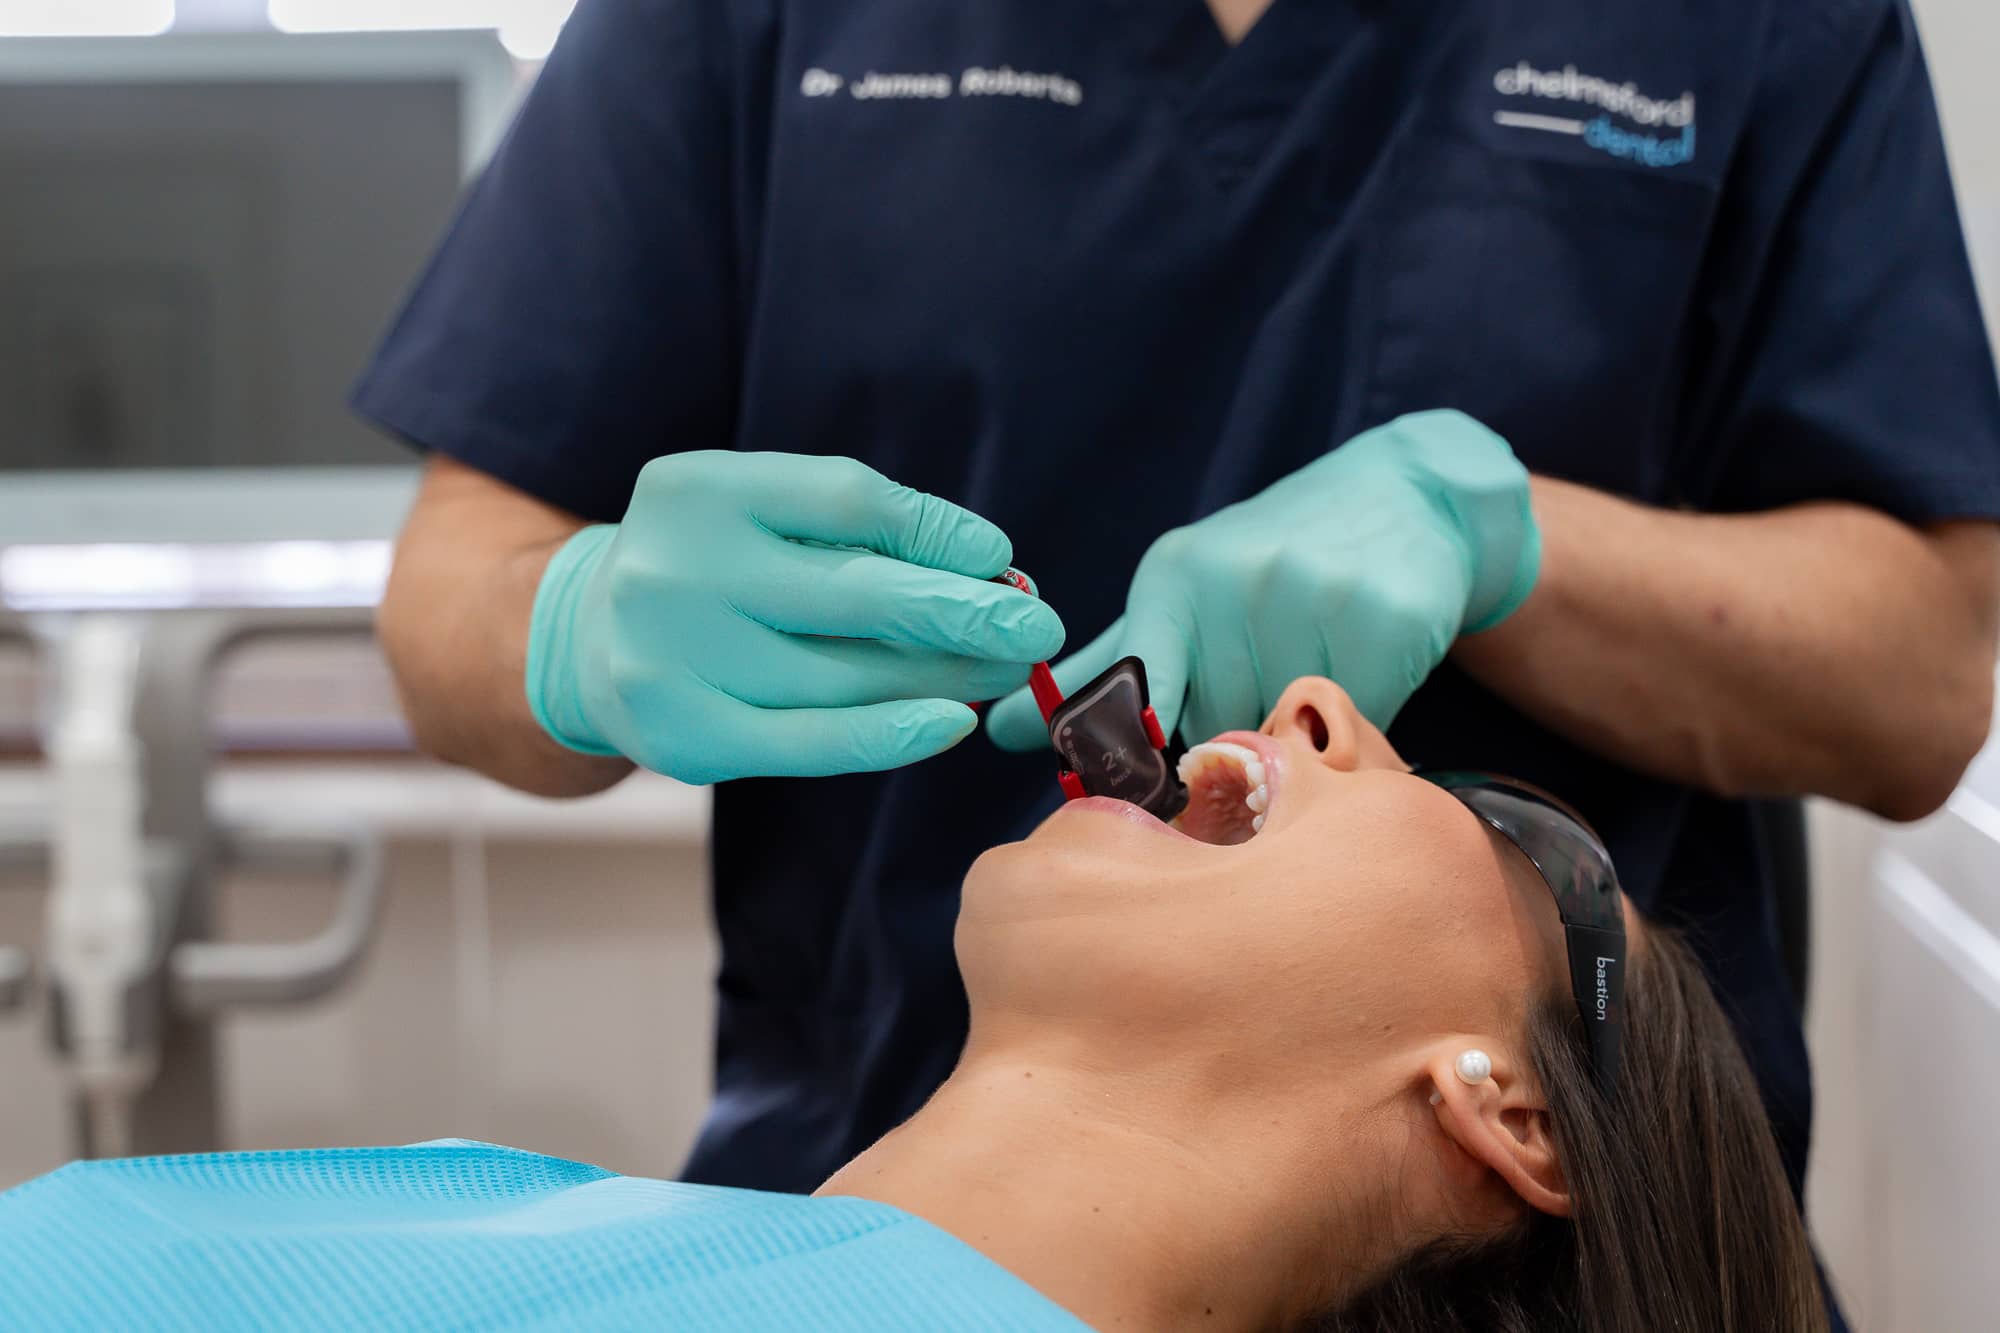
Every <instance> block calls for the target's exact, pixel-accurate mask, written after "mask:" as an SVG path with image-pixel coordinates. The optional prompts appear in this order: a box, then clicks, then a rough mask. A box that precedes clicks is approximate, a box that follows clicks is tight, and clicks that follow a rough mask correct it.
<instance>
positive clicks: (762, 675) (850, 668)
mask: <svg viewBox="0 0 2000 1333" xmlns="http://www.w3.org/2000/svg"><path fill="white" fill-rule="evenodd" d="M749 628H750V629H751V630H752V631H753V633H754V635H755V638H753V639H752V640H749V641H746V643H745V645H744V649H745V650H744V651H741V652H737V653H733V654H732V657H733V658H734V661H735V664H734V667H733V669H732V670H731V671H730V673H729V677H728V679H726V680H723V679H715V678H713V677H711V679H712V680H713V683H714V684H715V685H716V687H717V688H719V689H723V690H726V691H727V692H728V693H729V694H730V695H732V696H734V697H735V698H737V699H740V700H742V701H743V702H744V703H747V704H751V705H753V706H755V707H758V708H859V707H863V706H865V705H868V704H879V703H889V702H891V701H894V700H897V699H952V700H956V701H957V702H959V703H976V702H978V701H979V700H981V699H997V698H999V697H1000V696H1001V695H1003V694H1006V693H1007V692H1008V691H1010V690H1013V689H1016V688H1018V687H1019V686H1020V685H1022V684H1023V683H1024V682H1025V681H1026V680H1027V679H1028V668H1027V665H1026V664H1025V663H1021V662H996V661H992V660H990V659H986V658H976V657H961V656H959V655H957V654H955V653H941V652H937V651H935V650H934V649H930V648H913V647H911V646H909V645H907V644H900V643H878V642H876V641H875V640H872V639H831V638H801V637H797V636H793V635H785V634H780V633H778V632H777V631H776V630H768V629H764V628H763V627H762V626H751V627H749ZM757 639H768V640H769V641H768V642H763V643H759V642H757V641H756V640H757Z"/></svg>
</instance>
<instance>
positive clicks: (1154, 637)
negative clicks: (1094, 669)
mask: <svg viewBox="0 0 2000 1333" xmlns="http://www.w3.org/2000/svg"><path fill="white" fill-rule="evenodd" d="M1126 623H1127V629H1126V631H1125V647H1124V651H1122V652H1120V653H1119V654H1118V655H1117V657H1137V658H1138V659H1139V660H1140V661H1142V662H1144V663H1145V664H1146V690H1147V693H1148V695H1149V696H1150V700H1151V703H1152V705H1153V715H1154V716H1155V717H1157V718H1159V719H1160V730H1161V731H1163V732H1165V733H1166V734H1167V735H1168V736H1169V737H1172V735H1173V734H1174V729H1175V728H1176V727H1178V726H1179V725H1180V723H1181V717H1182V714H1183V710H1184V708H1185V706H1186V699H1187V693H1188V677H1189V668H1190V665H1191V663H1190V661H1189V658H1190V656H1191V655H1192V644H1193V640H1192V632H1191V627H1188V628H1184V627H1182V626H1181V625H1180V624H1178V623H1177V622H1176V621H1175V619H1174V616H1173V614H1172V613H1171V611H1170V610H1169V609H1168V608H1167V607H1166V606H1165V605H1164V604H1161V603H1157V602H1151V601H1142V602H1140V603H1139V604H1138V605H1136V606H1134V607H1133V608H1132V609H1131V611H1130V612H1128V613H1127V615H1126ZM1117 657H1114V658H1112V659H1111V661H1107V662H1106V663H1105V665H1106V666H1109V665H1111V662H1112V661H1116V660H1117ZM1187 739H1188V740H1190V741H1198V740H1205V739H1207V734H1206V733H1204V734H1203V735H1201V736H1189V737H1188V738H1187Z"/></svg>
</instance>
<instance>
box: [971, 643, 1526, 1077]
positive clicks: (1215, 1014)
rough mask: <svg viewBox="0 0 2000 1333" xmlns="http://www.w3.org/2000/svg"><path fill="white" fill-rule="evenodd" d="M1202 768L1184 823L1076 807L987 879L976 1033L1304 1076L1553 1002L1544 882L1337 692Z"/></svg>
mask: <svg viewBox="0 0 2000 1333" xmlns="http://www.w3.org/2000/svg"><path fill="white" fill-rule="evenodd" d="M1183 773H1184V776H1185V777H1186V779H1187V781H1188V784H1189V787H1190V791H1191V794H1192V800H1191V803H1190V805H1189V809H1188V811H1187V813H1186V814H1184V815H1183V816H1182V817H1181V819H1180V820H1178V821H1177V823H1178V825H1179V827H1178V828H1172V827H1169V826H1167V825H1165V824H1162V823H1160V822H1159V821H1158V820H1156V819H1153V818H1152V817H1151V816H1149V815H1147V814H1145V813H1144V812H1143V811H1141V810H1139V809H1137V808H1136V807H1134V806H1129V805H1125V804H1123V803H1120V802H1112V801H1105V800H1097V799H1092V800H1084V801H1076V802H1071V803H1069V804H1067V805H1065V806H1064V807H1063V808H1062V809H1060V810H1058V811H1057V812H1056V813H1055V814H1054V815H1052V816H1050V818H1049V819H1048V820H1047V821H1046V822H1044V823H1043V824H1042V826H1041V827H1040V828H1038V829H1037V830H1036V831H1035V833H1034V834H1033V835H1032V836H1031V837H1029V838H1028V839H1026V840H1025V841H1023V842H1019V843H1013V844H1009V845H1006V846H1002V847H997V848H995V849H993V850H992V851H990V852H988V853H987V854H986V855H985V856H983V857H981V858H980V860H979V861H978V863H977V864H975V865H974V866H973V868H972V871H971V873H970V874H969V875H968V877H967V880H966V885H965V897H964V904H963V907H962V910H961V913H960V920H959V932H958V950H959V959H960V965H961V967H962V969H963V971H964V974H965V978H966V986H967V991H968V993H969V995H970V997H971V1001H972V1008H973V1035H974V1040H975V1041H977V1040H978V1039H980V1037H981V1036H982V1034H983V1035H986V1036H991V1035H993V1034H994V1032H995V1030H996V1029H997V1028H1009V1030H1010V1031H1013V1032H1016V1033H1019V1032H1021V1031H1023V1030H1029V1031H1031V1030H1032V1029H1033V1028H1034V1027H1035V1026H1036V1025H1038V1024H1044V1025H1048V1026H1050V1027H1052V1028H1060V1029H1063V1030H1065V1031H1068V1032H1071V1033H1075V1032H1077V1031H1082V1032H1084V1033H1086V1034H1088V1035H1090V1036H1092V1037H1095V1036H1102V1037H1105V1038H1108V1039H1109V1042H1108V1047H1109V1049H1112V1050H1116V1049H1118V1047H1119V1043H1120V1042H1121V1040H1122V1039H1123V1038H1126V1037H1133V1038H1137V1037H1138V1036H1139V1034H1140V1033H1142V1032H1143V1033H1144V1034H1145V1035H1144V1040H1143V1041H1134V1043H1133V1046H1132V1049H1133V1050H1135V1051H1140V1050H1144V1051H1148V1052H1149V1053H1156V1052H1158V1050H1159V1049H1160V1047H1159V1043H1160V1042H1162V1041H1163V1040H1181V1041H1185V1042H1190V1043H1203V1042H1210V1043H1226V1044H1227V1047H1228V1049H1229V1050H1231V1051H1232V1052H1240V1053H1241V1056H1242V1057H1243V1058H1244V1059H1245V1060H1246V1061H1250V1062H1254V1061H1256V1060H1257V1059H1258V1058H1260V1054H1261V1055H1263V1056H1268V1058H1269V1059H1270V1060H1272V1061H1273V1062H1275V1063H1277V1064H1279V1065H1282V1066H1284V1067H1285V1068H1287V1069H1288V1070H1290V1071H1292V1072H1294V1073H1296V1072H1297V1071H1298V1069H1299V1066H1300V1063H1301V1062H1300V1059H1299V1052H1300V1051H1301V1050H1302V1049H1311V1050H1314V1051H1322V1052H1324V1051H1339V1052H1342V1053H1345V1054H1347V1055H1349V1056H1353V1057H1357V1058H1358V1057H1360V1056H1364V1055H1365V1054H1366V1052H1368V1051H1369V1050H1383V1051H1387V1050H1389V1049H1391V1048H1394V1047H1397V1046H1398V1045H1406V1044H1407V1041H1408V1040H1409V1039H1411V1038H1413V1037H1420V1038H1421V1037H1430V1036H1444V1035H1449V1034H1451V1033H1454V1032H1466V1031H1473V1032H1477V1031H1489V1032H1490V1031H1506V1032H1520V1031H1523V1030H1524V1026H1525V1019H1526V1014H1527V1011H1528V1009H1529V1008H1530V1005H1531V1003H1532V1002H1534V1001H1539V1000H1540V999H1541V998H1543V997H1544V996H1545V995H1548V994H1552V993H1554V992H1555V990H1556V987H1557V985H1558V979H1559V977H1560V957H1561V954H1560V936H1559V927H1558V921H1557V917H1556V911H1555V905H1554V902H1553V899H1552V898H1551V897H1550V895H1549V894H1548V892H1547V891H1546V890H1545V889H1542V888H1541V887H1540V883H1539V881H1538V880H1537V879H1536V878H1535V877H1534V872H1533V869H1532V867H1529V866H1528V864H1527V862H1526V861H1525V859H1523V858H1521V857H1520V855H1519V853H1517V852H1515V851H1513V850H1512V849H1511V848H1509V847H1507V846H1506V845H1505V844H1504V843H1503V842H1502V840H1500V839H1499V838H1498V837H1497V836H1496V835H1493V834H1491V833H1490V832H1489V831H1488V829H1487V828H1486V826H1485V825H1484V824H1483V823H1482V822H1481V821H1480V820H1479V819H1478V818H1477V817H1475V816H1474V815H1473V814H1472V813H1471V812H1470V811H1469V810H1467V809H1466V808H1465V807H1464V806H1463V805H1461V804H1459V802H1458V801H1457V800H1456V799H1454V798H1453V797H1452V796H1450V795H1448V794H1447V793H1445V792H1443V791H1441V790H1439V789H1438V788H1436V787H1433V786H1432V785H1431V784H1429V783H1427V782H1425V781H1423V780H1422V779H1420V778H1416V777H1413V776H1411V775H1410V773H1409V771H1408V766H1407V765H1405V764H1404V763H1403V762H1402V760H1401V759H1400V758H1399V757H1398V756H1397V755H1396V753H1395V751H1394V750H1393V749H1392V748H1391V747H1390V745H1389V743H1388V741H1387V740H1386V739H1385V738H1384V737H1383V735H1382V734H1381V733H1380V732H1379V731H1377V730H1375V728H1374V727H1372V726H1370V725H1369V723H1368V722H1367V721H1366V720H1365V719H1363V718H1362V717H1361V716H1360V715H1359V714H1358V713H1357V712H1355V710H1354V708H1353V705H1352V704H1351V703H1350V702H1349V701H1348V699H1347V696H1346V695H1345V694H1344V693H1343V692H1342V691H1341V690H1340V689H1339V688H1338V687H1336V686H1335V685H1333V684H1332V683H1331V682H1329V681H1325V680H1320V679H1316V678H1307V679H1302V680H1300V681H1297V682H1295V683H1294V684H1293V686H1292V687H1291V689H1289V690H1288V691H1287V692H1286V693H1285V695H1284V697H1283V698H1282V699H1280V700H1279V702H1278V706H1277V708H1276V709H1275V710H1274V711H1273V712H1272V714H1271V716H1270V717H1269V718H1268V719H1266V721H1265V723H1264V725H1263V727H1262V728H1261V729H1260V730H1259V731H1258V732H1256V733H1226V734H1225V735H1223V736H1221V737H1218V738H1216V741H1215V742H1214V743H1211V744H1209V745H1203V746H1197V747H1196V748H1195V749H1194V750H1192V751H1190V761H1189V763H1188V764H1187V765H1184V768H1183ZM1259 787H1262V788H1263V789H1264V790H1263V792H1262V793H1261V794H1260V793H1259V791H1258V788H1259ZM1259 807H1261V810H1260V809H1259ZM1260 813H1261V816H1262V818H1261V819H1259V818H1258V816H1259V814H1260ZM1258 825H1261V827H1257V826H1258Z"/></svg>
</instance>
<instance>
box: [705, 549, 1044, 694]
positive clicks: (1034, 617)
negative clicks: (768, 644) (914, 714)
mask: <svg viewBox="0 0 2000 1333" xmlns="http://www.w3.org/2000/svg"><path fill="white" fill-rule="evenodd" d="M774 545H777V546H779V547H781V548H782V550H780V551H779V552H777V556H778V558H777V559H776V560H775V562H774V563H772V564H771V565H769V566H767V567H766V568H764V569H763V570H762V571H761V572H760V573H759V574H758V575H756V576H754V577H751V576H745V577H742V578H739V579H736V580H734V581H732V582H731V583H730V584H729V585H728V586H727V592H728V595H729V599H730V602H731V604H732V605H733V606H735V607H736V609H737V610H738V611H739V612H741V613H742V614H744V615H746V616H749V617H750V618H751V619H753V620H756V621H757V622H759V623H760V624H763V625H768V626H770V627H771V628H772V629H774V630H781V631H783V632H785V633H787V634H832V635H838V636H840V637H842V638H849V639H886V640H890V641H892V642H896V643H906V644H914V645H917V646H919V647H925V648H934V649H938V650H941V651H943V652H947V653H955V654H958V655H960V656H963V657H984V658H992V659H994V660H995V661H1000V662H1019V663H1028V662H1046V661H1047V660H1048V659H1049V658H1051V657H1053V656H1054V655H1055V654H1056V653H1057V652H1058V651H1060V650H1061V648H1062V643H1063V624H1062V619H1061V618H1060V617H1059V616H1057V615H1056V613H1055V612H1054V611H1053V610H1051V609H1050V607H1049V604H1048V603H1047V602H1044V601H1042V600H1040V599H1039V598H1035V597H1030V596H1029V595H1028V594H1027V593H1024V592H1021V591H1020V590H1018V589H1015V588H1010V587H1008V586H1006V585H1005V584H1001V583H991V582H988V581H987V580H984V579H975V578H969V577H967V576H965V575H963V574H952V573H947V572H944V571H942V570H935V569H924V568H921V567H919V566H917V565H912V564H907V563H905V562H903V561H900V560H891V559H889V558H887V557H885V556H879V555H870V554H868V553H866V552H863V551H840V550H828V549H825V548H822V547H816V546H800V545H798V544H797V543H794V542H782V541H775V542H774ZM906 697H908V696H906Z"/></svg>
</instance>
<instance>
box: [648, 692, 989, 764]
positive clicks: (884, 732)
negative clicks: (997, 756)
mask: <svg viewBox="0 0 2000 1333" xmlns="http://www.w3.org/2000/svg"><path fill="white" fill-rule="evenodd" d="M720 709H721V712H722V716H720V717H719V718H718V719H717V721H718V722H719V723H720V725H719V726H718V727H717V729H716V732H715V737H716V739H715V742H714V749H713V750H712V751H711V753H710V754H709V755H703V756H692V757H687V758H683V759H681V760H680V761H679V762H677V763H676V764H675V765H674V766H673V768H672V770H670V776H673V777H677V778H679V779H680V780H681V781H683V782H692V783H697V784H705V783H710V782H720V781H723V780H724V779H727V778H737V777H773V778H823V777H830V776H832V775H834V774H836V773H874V772H880V771H882V770H884V769H891V768H901V767H902V766H903V765H905V764H914V763H916V762H917V761H918V760H921V759H928V758H930V757H931V756H932V755H936V754H942V753H943V752H944V751H946V750H949V749H950V748H951V747H952V746H954V745H956V744H958V743H959V742H960V741H962V740H964V739H965V738H966V737H967V736H969V735H971V734H972V731H973V729H974V728H975V727H977V726H978V725H979V718H978V716H977V715H976V714H974V713H973V711H972V710H971V709H970V708H967V707H966V706H965V705H964V704H962V703H957V702H954V701H953V700H950V699H901V700H897V701H896V702H894V703H883V704H871V705H869V706H867V707H865V708H775V709H772V708H752V707H751V706H750V705H748V704H743V703H738V702H737V701H735V700H724V701H722V702H721V704H720Z"/></svg>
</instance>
